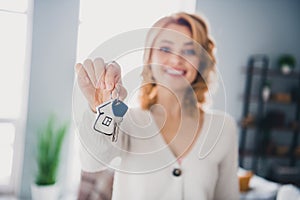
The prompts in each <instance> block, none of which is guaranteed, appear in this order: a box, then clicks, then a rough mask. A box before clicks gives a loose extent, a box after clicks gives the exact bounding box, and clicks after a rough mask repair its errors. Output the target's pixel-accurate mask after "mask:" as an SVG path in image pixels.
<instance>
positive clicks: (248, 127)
mask: <svg viewBox="0 0 300 200" xmlns="http://www.w3.org/2000/svg"><path fill="white" fill-rule="evenodd" d="M238 124H239V126H240V127H241V128H246V129H256V128H257V125H256V124H248V125H246V126H245V125H243V124H242V122H241V121H240V122H239V123H238ZM271 130H272V131H281V132H293V131H299V130H300V127H298V128H293V127H288V126H285V127H272V128H271Z"/></svg>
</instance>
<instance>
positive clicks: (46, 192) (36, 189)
mask: <svg viewBox="0 0 300 200" xmlns="http://www.w3.org/2000/svg"><path fill="white" fill-rule="evenodd" d="M31 196H32V199H33V200H41V199H43V200H57V199H58V196H59V187H58V186H57V185H56V184H54V185H46V186H45V185H36V184H31Z"/></svg>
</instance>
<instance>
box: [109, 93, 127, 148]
mask: <svg viewBox="0 0 300 200" xmlns="http://www.w3.org/2000/svg"><path fill="white" fill-rule="evenodd" d="M127 110H128V106H127V105H126V104H125V103H124V102H122V101H121V100H119V99H118V98H117V99H115V100H114V101H113V102H112V111H113V114H114V133H113V136H112V141H113V142H117V140H118V135H119V127H120V124H121V122H122V121H123V116H124V115H125V114H126V112H127Z"/></svg>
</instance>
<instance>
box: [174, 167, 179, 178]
mask: <svg viewBox="0 0 300 200" xmlns="http://www.w3.org/2000/svg"><path fill="white" fill-rule="evenodd" d="M173 175H174V176H180V175H181V169H178V168H175V169H174V170H173Z"/></svg>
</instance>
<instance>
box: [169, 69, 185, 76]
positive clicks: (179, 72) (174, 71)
mask: <svg viewBox="0 0 300 200" xmlns="http://www.w3.org/2000/svg"><path fill="white" fill-rule="evenodd" d="M165 72H166V73H167V74H168V75H171V76H184V75H185V74H186V70H183V69H175V68H166V69H165Z"/></svg>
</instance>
